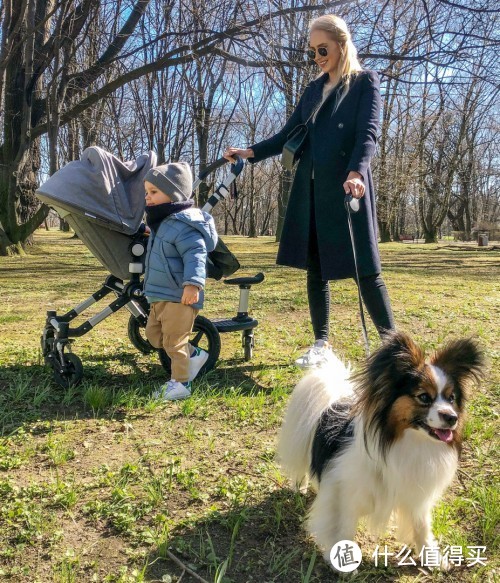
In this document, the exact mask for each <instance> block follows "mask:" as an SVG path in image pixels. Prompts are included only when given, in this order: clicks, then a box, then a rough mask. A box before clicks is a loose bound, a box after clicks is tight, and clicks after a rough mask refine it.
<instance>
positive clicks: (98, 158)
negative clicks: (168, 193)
mask: <svg viewBox="0 0 500 583" xmlns="http://www.w3.org/2000/svg"><path fill="white" fill-rule="evenodd" d="M154 166H156V154H155V153H154V152H149V153H148V154H143V155H142V156H139V158H137V160H131V161H128V162H122V161H121V160H119V159H118V158H117V157H116V156H113V154H110V153H109V152H106V151H105V150H103V149H102V148H99V147H97V146H92V147H90V148H87V149H86V150H84V152H83V154H82V156H81V158H80V160H76V161H74V162H69V163H68V164H66V166H63V167H62V168H61V169H60V170H58V171H57V172H55V173H54V174H53V175H52V176H51V177H50V178H49V179H48V180H47V182H45V183H44V184H42V185H41V186H40V188H39V189H38V190H37V192H36V195H37V197H38V198H39V199H40V200H41V201H42V202H44V203H46V204H48V205H49V206H51V207H54V208H55V210H57V212H58V213H59V214H60V215H61V216H62V217H63V218H64V217H65V215H68V214H70V215H73V216H79V218H81V219H82V218H85V219H86V220H88V221H89V222H97V223H99V224H100V225H101V226H103V227H106V228H107V229H112V230H114V231H118V232H119V233H124V234H126V235H133V234H134V233H136V232H137V229H138V228H139V225H140V224H141V221H142V218H143V213H144V205H145V201H144V177H145V175H146V174H147V172H148V170H149V169H150V168H153V167H154Z"/></svg>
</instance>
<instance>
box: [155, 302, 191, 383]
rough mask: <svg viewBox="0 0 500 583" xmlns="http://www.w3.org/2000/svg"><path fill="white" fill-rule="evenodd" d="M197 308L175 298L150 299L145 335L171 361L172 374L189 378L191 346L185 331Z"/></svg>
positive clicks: (183, 379) (176, 378)
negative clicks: (171, 299) (173, 300)
mask: <svg viewBox="0 0 500 583" xmlns="http://www.w3.org/2000/svg"><path fill="white" fill-rule="evenodd" d="M198 311H199V310H196V309H195V308H192V307H191V306H186V305H184V304H179V303H176V302H154V303H153V304H151V309H150V311H149V318H148V323H147V324H146V337H147V339H148V340H149V342H150V343H151V345H152V346H154V347H155V348H163V349H164V350H165V352H166V353H167V354H168V356H169V357H170V360H171V361H172V378H173V379H175V380H176V381H179V382H181V383H185V382H186V381H187V380H188V379H189V358H190V357H191V346H190V344H189V334H190V333H191V331H192V329H193V324H194V319H195V318H196V315H197V314H198Z"/></svg>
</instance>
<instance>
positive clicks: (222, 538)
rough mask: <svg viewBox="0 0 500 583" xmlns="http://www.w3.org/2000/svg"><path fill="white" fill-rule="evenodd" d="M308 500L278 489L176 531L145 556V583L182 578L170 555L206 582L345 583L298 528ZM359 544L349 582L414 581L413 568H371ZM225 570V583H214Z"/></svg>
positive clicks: (366, 548)
mask: <svg viewBox="0 0 500 583" xmlns="http://www.w3.org/2000/svg"><path fill="white" fill-rule="evenodd" d="M312 499H313V495H312V494H308V495H307V496H304V495H302V494H299V493H297V492H294V491H292V490H290V489H287V488H283V489H278V490H274V491H273V492H271V493H269V494H268V495H265V497H264V498H263V499H262V500H261V501H260V502H258V503H255V504H252V503H245V502H244V501H243V502H240V503H236V504H234V505H232V506H230V507H229V508H228V509H227V510H225V511H217V512H213V513H212V514H211V515H210V516H209V517H207V518H203V519H201V520H198V521H192V522H191V523H189V524H186V525H184V526H179V527H177V528H175V529H174V530H173V531H172V532H171V533H170V537H169V538H168V539H166V540H165V542H163V543H160V544H158V545H157V546H156V547H155V549H154V550H153V552H152V553H151V554H150V555H149V562H150V567H149V570H148V572H147V575H146V579H145V580H146V581H158V580H162V577H164V576H165V574H170V575H173V574H174V573H175V574H180V573H179V572H180V568H179V567H178V566H177V565H176V564H175V562H174V561H173V560H172V558H170V557H169V556H168V554H167V551H169V552H170V553H172V554H173V555H174V556H175V557H177V558H178V559H179V560H180V561H182V563H184V564H185V565H189V566H190V568H194V570H195V572H196V573H197V574H198V575H199V576H201V577H202V578H203V579H205V580H206V581H214V580H220V581H222V582H225V581H227V583H248V582H250V581H266V582H269V583H271V582H272V583H290V582H299V583H300V582H302V581H308V582H309V583H327V582H328V583H331V582H332V581H344V580H345V579H343V578H340V577H338V576H336V574H335V573H334V572H333V571H332V569H331V568H330V566H329V565H327V564H326V562H325V561H324V559H323V557H322V553H321V551H320V550H319V549H317V548H316V546H315V544H314V543H313V541H312V539H310V538H308V537H307V535H306V533H305V530H304V527H303V524H302V523H303V520H304V518H305V516H306V513H307V509H308V507H309V506H310V504H311V502H312ZM358 542H360V545H361V547H362V550H363V553H364V558H363V563H362V565H361V567H360V568H359V571H358V572H357V574H356V575H355V576H353V577H352V578H349V581H352V582H353V583H355V582H356V581H359V582H361V581H365V582H366V581H370V582H371V583H376V582H382V581H383V582H387V581H392V580H396V575H397V576H399V577H401V576H403V575H407V576H412V575H413V576H414V577H415V576H416V575H418V569H417V568H416V567H396V566H395V565H394V566H389V567H387V568H383V567H379V568H375V567H374V564H373V559H372V558H371V555H372V553H373V550H374V548H375V547H374V543H372V542H371V541H370V542H366V539H365V544H364V543H363V542H361V541H358ZM395 544H396V543H395ZM224 564H225V565H226V571H225V578H221V579H216V574H217V573H220V571H221V570H222V568H223V566H224ZM174 565H175V568H174ZM306 573H309V577H306ZM185 577H186V579H184V578H183V580H186V581H194V580H195V579H194V578H192V577H189V575H187V574H186V575H185Z"/></svg>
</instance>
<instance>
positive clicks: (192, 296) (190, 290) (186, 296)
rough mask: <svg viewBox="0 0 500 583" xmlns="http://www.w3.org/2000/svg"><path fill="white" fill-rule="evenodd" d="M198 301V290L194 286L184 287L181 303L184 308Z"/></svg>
mask: <svg viewBox="0 0 500 583" xmlns="http://www.w3.org/2000/svg"><path fill="white" fill-rule="evenodd" d="M199 299H200V290H199V289H198V288H197V287H196V286H195V285H185V286H184V291H183V293H182V298H181V303H182V304H185V305H186V306H190V305H191V304H195V303H196V302H197V301H198V300H199Z"/></svg>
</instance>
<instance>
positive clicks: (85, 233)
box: [36, 146, 264, 388]
mask: <svg viewBox="0 0 500 583" xmlns="http://www.w3.org/2000/svg"><path fill="white" fill-rule="evenodd" d="M226 163H227V161H226V160H225V159H224V158H220V159H219V160H217V161H216V162H214V163H213V164H211V165H210V166H209V167H208V168H207V169H206V170H205V171H204V172H203V173H202V174H200V176H199V177H198V179H197V180H196V182H195V183H194V185H193V189H194V190H196V188H198V186H199V185H200V183H201V182H203V181H204V180H205V179H206V178H207V176H209V175H210V174H211V173H212V172H214V171H215V170H217V169H218V168H220V167H222V166H223V165H224V164H226ZM155 165H156V154H155V153H154V152H149V153H148V154H144V155H142V156H140V157H139V158H137V160H135V161H130V162H122V161H121V160H119V159H118V158H116V157H115V156H113V155H112V154H110V153H108V152H106V151H105V150H102V149H101V148H98V147H95V146H92V147H90V148H87V149H86V150H85V151H84V152H83V154H82V156H81V159H80V160H77V161H74V162H70V163H68V164H66V166H64V167H63V168H61V169H60V170H59V171H58V172H56V173H55V174H53V175H52V176H51V177H50V178H49V179H48V180H47V181H46V182H45V183H44V184H43V185H42V186H41V187H40V188H39V189H38V190H37V193H36V195H37V197H38V198H39V199H40V200H41V201H42V202H44V203H46V204H47V205H49V206H50V207H52V208H53V209H54V210H56V211H57V212H58V213H59V215H60V217H61V218H63V219H64V220H65V221H66V222H67V223H68V224H69V225H70V227H71V228H72V229H73V230H74V231H75V233H76V234H77V236H78V237H79V238H80V239H81V240H82V241H83V243H84V244H85V245H86V246H87V248H88V249H89V251H91V253H92V254H93V255H94V256H95V257H96V258H97V259H98V260H99V261H100V262H101V264H102V265H103V266H104V267H105V268H106V269H107V270H108V271H109V272H110V275H108V276H107V277H106V279H105V281H104V282H103V284H102V287H101V288H100V289H98V290H97V291H96V292H94V293H93V294H92V295H91V296H90V297H88V298H87V299H85V300H84V301H83V302H81V303H80V304H78V305H77V306H76V307H74V308H73V309H72V310H70V311H69V312H67V313H66V314H63V315H57V312H56V311H53V310H49V311H47V319H46V323H45V327H44V330H43V334H42V337H41V346H42V354H43V357H44V359H45V362H46V364H47V365H49V366H50V367H51V368H52V371H53V376H54V380H55V382H56V383H57V384H59V385H60V386H62V387H65V388H68V387H70V386H75V385H77V384H78V383H79V382H80V381H81V379H82V378H83V365H82V361H81V360H80V358H79V357H78V356H77V355H76V354H74V353H73V352H72V351H71V344H72V341H73V339H74V338H78V337H80V336H83V335H84V334H86V333H87V332H89V331H90V330H92V328H94V327H95V326H96V325H97V324H99V322H102V321H103V320H104V319H105V318H107V317H108V316H111V315H112V314H114V313H115V312H116V311H118V310H119V309H121V308H123V307H125V308H126V309H127V310H128V311H129V312H130V318H129V321H128V337H129V339H130V341H131V343H132V344H133V345H134V346H135V348H137V349H138V350H139V351H140V352H142V353H144V354H147V353H149V352H153V351H154V350H155V349H154V348H153V347H152V346H151V344H150V343H149V342H148V340H147V338H146V337H145V327H146V322H147V319H148V314H149V304H148V302H147V300H146V297H145V296H144V294H143V281H142V279H141V276H142V274H143V272H144V259H145V254H146V247H147V236H145V235H144V234H143V233H141V229H140V226H141V224H142V221H143V216H144V206H145V199H144V184H143V181H144V176H145V175H146V174H147V172H148V170H149V169H150V168H152V167H154V166H155ZM243 165H244V164H243V161H242V160H241V159H239V160H237V162H236V163H235V164H231V172H230V173H229V175H228V176H227V177H226V178H225V179H224V180H223V182H222V183H221V184H220V185H219V186H218V187H217V188H216V189H215V191H214V192H213V194H212V195H211V196H210V198H209V200H208V201H207V203H206V204H205V205H204V207H203V209H202V210H204V211H206V212H210V211H211V210H212V209H213V207H214V206H215V205H216V204H217V203H218V202H219V201H220V200H223V199H225V198H227V197H228V196H229V192H230V191H229V187H230V185H231V184H232V182H233V181H234V180H235V179H236V177H237V176H238V174H240V172H241V171H242V169H243ZM239 267H240V265H239V262H238V260H237V259H236V257H234V255H233V254H232V253H231V252H230V251H229V249H228V248H227V247H226V246H225V244H224V242H223V241H222V240H220V239H219V243H218V244H217V247H216V248H215V250H214V251H212V252H211V253H209V255H208V259H207V277H211V278H214V279H221V278H222V277H227V276H229V275H232V274H233V273H234V272H235V271H236V270H237V269H238V268H239ZM263 280H264V274H262V273H258V274H257V275H255V276H253V277H236V278H232V279H225V280H224V283H225V284H228V285H235V286H238V287H239V289H240V297H239V305H238V310H237V313H236V315H235V316H234V317H228V318H220V319H212V320H209V319H208V318H206V317H204V316H200V315H198V316H197V317H196V320H195V323H194V326H193V333H192V335H191V338H190V340H189V342H190V344H192V345H193V346H199V347H200V348H203V350H206V351H207V352H208V355H209V356H208V359H207V361H206V363H205V365H204V366H203V368H202V369H201V371H200V374H204V373H206V372H207V371H209V370H210V369H212V368H213V367H214V366H215V363H216V362H217V359H218V358H219V354H220V349H221V340H220V334H222V333H226V332H241V334H242V346H243V350H244V358H245V360H246V361H248V360H250V359H251V358H252V353H253V347H254V329H255V328H256V327H257V325H258V321H257V320H255V319H254V318H252V317H250V316H249V315H248V305H249V294H250V289H251V287H252V285H255V284H259V283H261V282H262V281H263ZM109 294H114V296H115V299H114V300H113V301H112V302H111V303H110V304H109V305H108V306H107V307H106V308H104V309H103V310H102V311H100V312H99V313H98V314H96V315H94V316H92V317H91V318H89V319H88V320H87V321H85V322H83V323H82V324H80V325H79V326H77V327H71V326H70V324H71V322H72V321H73V320H74V319H75V318H76V317H77V316H78V315H79V314H81V313H82V312H83V311H84V310H86V309H87V308H88V307H89V306H91V305H93V304H94V303H96V302H98V301H99V300H101V299H102V298H104V297H105V296H107V295H109ZM158 353H159V358H160V362H161V364H162V366H163V367H164V369H165V370H166V371H167V373H170V368H171V363H170V358H169V357H168V355H167V354H166V353H165V352H164V351H163V350H159V351H158Z"/></svg>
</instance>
